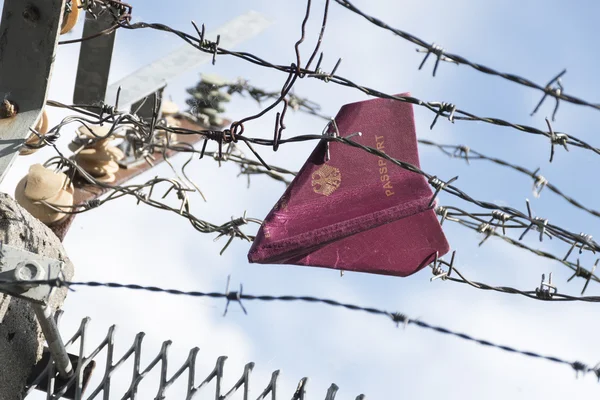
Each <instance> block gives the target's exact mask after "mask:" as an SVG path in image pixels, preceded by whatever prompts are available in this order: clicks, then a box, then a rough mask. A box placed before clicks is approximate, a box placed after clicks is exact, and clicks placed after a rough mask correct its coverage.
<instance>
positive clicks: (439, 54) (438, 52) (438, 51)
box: [416, 43, 458, 76]
mask: <svg viewBox="0 0 600 400" xmlns="http://www.w3.org/2000/svg"><path fill="white" fill-rule="evenodd" d="M416 51H417V53H425V57H423V61H421V64H420V65H419V71H420V70H421V69H422V68H423V66H424V65H425V62H427V59H428V58H429V55H431V54H433V55H435V57H436V60H435V65H434V66H433V76H435V74H436V72H437V68H438V65H439V64H440V61H446V62H451V63H454V64H458V62H456V61H454V60H453V59H451V58H450V57H446V56H445V55H444V52H445V50H444V48H443V47H442V46H440V45H437V44H435V43H432V44H431V46H429V47H426V48H425V49H416Z"/></svg>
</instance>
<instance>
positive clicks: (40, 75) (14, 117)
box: [0, 0, 65, 181]
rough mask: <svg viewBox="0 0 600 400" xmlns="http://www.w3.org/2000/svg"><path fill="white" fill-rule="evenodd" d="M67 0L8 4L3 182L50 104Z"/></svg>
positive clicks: (1, 125) (1, 87)
mask: <svg viewBox="0 0 600 400" xmlns="http://www.w3.org/2000/svg"><path fill="white" fill-rule="evenodd" d="M64 6H65V5H64V0H28V1H23V0H5V1H4V8H3V10H2V21H1V22H0V102H1V103H0V181H2V179H4V176H5V175H6V172H7V171H8V169H9V168H10V166H11V165H12V163H13V161H14V159H15V157H16V156H17V154H18V151H19V148H20V147H21V146H22V144H23V143H24V142H25V139H26V138H27V137H28V136H29V135H30V129H31V127H32V126H33V125H34V124H35V123H36V122H37V120H38V118H39V117H40V115H41V112H42V108H43V107H44V105H45V103H46V96H47V94H48V82H50V76H51V74H52V66H53V64H54V56H55V53H56V46H57V44H58V36H59V31H60V25H61V21H62V16H63V9H64Z"/></svg>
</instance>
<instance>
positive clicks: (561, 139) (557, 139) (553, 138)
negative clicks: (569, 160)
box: [546, 118, 569, 162]
mask: <svg viewBox="0 0 600 400" xmlns="http://www.w3.org/2000/svg"><path fill="white" fill-rule="evenodd" d="M546 124H547V125H548V131H549V132H548V136H549V137H550V162H552V160H553V159H554V145H557V144H558V145H561V146H562V147H564V149H565V150H566V151H569V148H568V147H567V143H568V142H569V136H568V135H567V134H566V133H556V132H554V129H552V125H551V124H550V121H548V118H546Z"/></svg>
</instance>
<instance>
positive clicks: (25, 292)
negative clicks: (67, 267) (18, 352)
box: [0, 242, 73, 378]
mask: <svg viewBox="0 0 600 400" xmlns="http://www.w3.org/2000/svg"><path fill="white" fill-rule="evenodd" d="M63 266H64V262H63V261H60V260H55V259H52V258H48V257H44V256H40V255H39V254H35V253H30V252H28V251H25V250H22V249H17V248H15V247H12V246H7V245H4V244H2V243H1V242H0V292H1V293H5V294H8V295H10V296H13V297H18V298H21V299H24V300H26V301H28V302H30V303H31V307H32V308H33V311H34V312H35V315H36V317H37V320H38V322H39V324H40V327H41V328H42V333H43V334H44V337H45V338H46V342H47V343H48V349H49V351H50V354H52V358H53V359H54V362H55V364H56V369H57V370H58V372H59V374H60V375H61V377H63V378H68V377H69V376H71V375H72V374H73V365H72V364H71V361H70V359H69V355H68V354H67V350H66V349H65V345H64V343H63V341H62V338H61V336H60V333H59V331H58V327H57V326H56V321H55V320H54V315H53V312H52V309H51V308H50V307H48V302H49V300H50V297H51V296H52V294H53V293H52V292H53V290H54V289H55V288H54V287H53V286H51V285H41V284H40V283H39V281H41V280H48V281H51V280H55V279H58V278H60V277H61V274H62V269H63Z"/></svg>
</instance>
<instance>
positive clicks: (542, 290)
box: [430, 252, 600, 303]
mask: <svg viewBox="0 0 600 400" xmlns="http://www.w3.org/2000/svg"><path fill="white" fill-rule="evenodd" d="M455 255H456V252H453V253H452V258H451V260H450V262H448V261H445V260H443V259H442V258H437V257H436V259H435V261H434V262H433V263H432V264H430V267H431V270H432V272H433V277H432V278H431V281H434V280H436V279H441V280H443V281H446V280H449V281H452V282H456V283H463V284H467V285H469V286H471V287H474V288H475V289H480V290H487V291H494V292H499V293H504V294H518V295H521V296H525V297H528V298H530V299H534V300H541V301H560V302H564V301H581V302H587V303H598V302H600V296H572V295H569V294H565V293H559V292H558V289H557V286H556V285H553V284H552V273H550V276H549V279H548V282H546V277H545V275H544V274H542V281H541V283H540V286H539V287H536V288H535V290H520V289H515V288H513V287H508V286H492V285H489V284H487V283H482V282H476V281H472V280H469V279H467V278H466V277H465V275H464V274H462V273H461V272H460V271H459V270H458V269H457V268H456V266H455V265H454V262H455ZM599 261H600V260H599ZM597 264H598V261H597V262H596V264H595V265H594V270H595V269H596V266H597ZM577 265H579V260H578V262H577ZM445 267H448V270H447V271H446V270H445V269H444V268H445ZM453 272H454V273H456V274H457V275H458V278H457V277H455V276H452V273H453ZM576 275H577V273H575V274H574V275H573V276H572V277H571V278H569V281H570V280H571V279H573V278H574V277H575V276H576ZM591 278H592V274H590V275H588V277H587V279H586V282H585V285H584V287H583V290H582V292H581V294H582V295H583V293H584V292H585V290H586V289H587V286H588V284H589V282H590V279H591Z"/></svg>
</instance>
